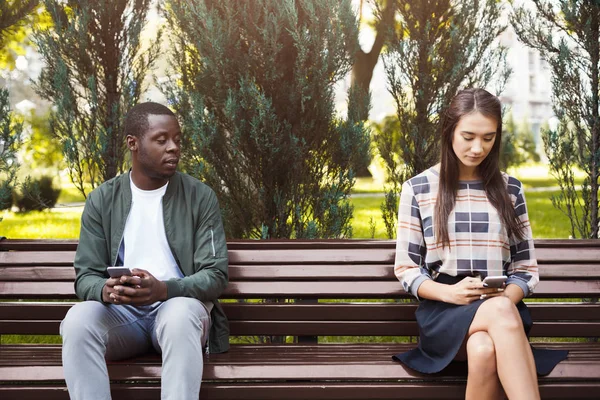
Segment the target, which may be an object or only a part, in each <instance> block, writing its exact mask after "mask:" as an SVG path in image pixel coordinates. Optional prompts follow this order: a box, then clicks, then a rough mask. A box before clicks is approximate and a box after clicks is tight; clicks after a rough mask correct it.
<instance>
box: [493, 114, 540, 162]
mask: <svg viewBox="0 0 600 400" xmlns="http://www.w3.org/2000/svg"><path fill="white" fill-rule="evenodd" d="M502 128H503V132H502V147H501V149H500V168H502V169H503V170H506V169H508V168H510V167H514V166H518V165H521V164H524V163H526V162H530V161H534V162H539V161H540V156H539V154H538V153H537V151H536V148H535V140H534V139H533V132H532V131H531V128H530V125H529V124H527V122H526V121H523V124H522V125H521V126H520V127H519V126H517V124H516V123H515V120H514V118H513V115H512V113H509V114H508V117H505V121H504V123H503V124H502Z"/></svg>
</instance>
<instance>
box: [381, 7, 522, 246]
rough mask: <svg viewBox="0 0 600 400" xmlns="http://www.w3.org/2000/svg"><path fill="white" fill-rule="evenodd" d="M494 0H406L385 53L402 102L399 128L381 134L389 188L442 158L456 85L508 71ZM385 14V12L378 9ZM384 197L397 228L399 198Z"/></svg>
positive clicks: (481, 83) (390, 227)
mask: <svg viewBox="0 0 600 400" xmlns="http://www.w3.org/2000/svg"><path fill="white" fill-rule="evenodd" d="M501 12H502V5H501V3H500V2H498V1H496V0H485V1H461V2H456V1H450V0H403V1H399V2H398V7H397V20H398V21H399V24H400V26H399V27H398V29H397V31H396V32H394V33H393V39H392V40H391V41H390V43H389V45H388V51H387V53H386V54H384V56H383V61H384V66H385V71H386V75H387V81H388V87H389V91H390V93H391V94H392V96H393V98H394V100H395V102H396V109H397V117H398V118H397V120H398V130H397V131H395V130H394V131H393V132H392V131H387V132H386V131H382V134H380V135H378V136H376V141H377V147H378V149H379V153H380V155H381V157H382V159H383V160H384V163H385V167H386V170H387V173H388V179H389V187H388V188H387V189H386V190H387V192H388V193H396V194H397V193H398V192H399V191H400V189H401V185H402V183H403V182H404V181H405V180H406V179H408V178H409V177H411V176H414V175H416V174H418V173H420V172H421V171H423V170H425V169H427V168H429V167H431V166H432V165H433V164H435V163H436V162H437V161H438V159H439V135H440V115H442V113H443V112H444V107H446V106H447V105H448V104H449V103H450V100H451V99H452V97H454V95H455V94H456V92H457V91H458V90H459V89H461V88H465V87H487V86H488V84H490V83H491V82H492V81H493V80H494V81H495V82H496V85H497V90H496V92H497V93H499V92H500V91H501V90H502V88H503V86H504V84H505V83H506V79H507V78H508V74H509V73H510V71H509V69H508V67H507V64H506V60H505V53H506V49H505V48H503V47H501V46H495V42H496V41H497V38H498V36H499V35H500V34H501V33H502V32H503V31H504V29H505V28H506V27H505V26H504V25H502V24H501V23H500V22H499V18H500V14H501ZM379 14H380V15H383V13H382V12H381V11H380V12H379ZM386 199H387V200H386V202H385V203H384V204H383V205H382V208H383V209H384V221H385V224H386V229H387V231H388V233H389V234H390V238H391V237H393V236H392V234H393V233H395V224H396V219H397V210H398V205H397V198H396V199H395V200H394V199H393V198H392V196H388V197H386Z"/></svg>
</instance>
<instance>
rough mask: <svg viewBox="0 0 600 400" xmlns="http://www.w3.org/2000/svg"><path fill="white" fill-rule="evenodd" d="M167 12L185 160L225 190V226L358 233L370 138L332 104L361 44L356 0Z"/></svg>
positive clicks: (233, 232) (275, 232)
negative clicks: (358, 182) (354, 193)
mask: <svg viewBox="0 0 600 400" xmlns="http://www.w3.org/2000/svg"><path fill="white" fill-rule="evenodd" d="M167 16H168V19H169V22H170V25H171V27H172V29H173V30H174V31H175V32H176V33H175V35H174V40H173V43H172V49H173V54H172V65H173V67H174V69H175V70H176V72H177V74H178V75H177V76H178V77H179V79H180V80H178V81H177V82H175V81H173V82H171V85H170V86H168V87H166V88H165V91H167V92H168V97H169V99H170V101H171V102H172V104H173V106H174V107H175V109H176V110H177V111H178V113H179V114H180V115H181V117H182V122H183V123H182V129H183V131H184V137H185V140H186V142H185V146H184V152H185V154H184V159H183V164H184V168H185V169H186V170H187V171H188V172H190V173H192V174H193V175H195V176H197V177H199V178H200V179H202V180H203V181H205V182H207V183H208V184H209V185H210V186H211V187H212V188H213V189H214V190H215V191H216V192H217V196H218V198H219V201H220V203H221V207H222V209H223V212H224V220H225V226H226V230H227V234H228V237H230V238H333V237H350V236H351V234H352V232H351V225H350V219H351V217H352V207H351V205H350V204H349V201H348V194H349V193H350V189H351V187H352V185H353V182H354V175H355V173H354V171H356V169H357V166H360V165H364V163H365V162H367V155H368V148H369V140H368V139H369V137H368V132H367V130H366V129H365V127H364V125H363V122H362V121H361V120H360V118H358V117H357V114H358V111H357V108H355V107H353V106H350V107H349V110H348V117H347V118H345V119H344V118H341V117H339V116H336V114H335V107H334V85H335V84H336V82H337V81H338V80H340V79H341V78H343V77H344V76H345V75H346V73H347V72H348V71H349V70H350V68H351V66H352V56H353V55H354V54H355V53H356V49H357V46H358V41H357V32H358V31H357V21H356V16H355V15H354V13H353V11H352V8H351V5H350V2H349V1H348V0H343V1H339V0H284V1H282V0H256V1H251V2H239V1H234V0H226V1H209V0H205V1H196V2H171V3H170V8H169V10H168V11H167ZM353 96H356V93H352V92H351V93H349V98H353V99H354V98H355V97H353ZM353 103H354V104H356V103H359V101H353Z"/></svg>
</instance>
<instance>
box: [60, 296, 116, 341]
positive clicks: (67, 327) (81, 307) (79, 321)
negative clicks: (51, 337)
mask: <svg viewBox="0 0 600 400" xmlns="http://www.w3.org/2000/svg"><path fill="white" fill-rule="evenodd" d="M104 308H105V306H104V305H103V304H102V303H99V302H97V301H83V302H81V303H77V304H76V305H74V306H73V307H71V308H70V309H69V311H68V312H67V315H66V316H65V319H63V321H62V322H61V324H60V335H61V336H62V337H63V339H66V338H69V339H74V340H79V339H89V338H90V334H94V333H98V332H97V328H98V323H99V316H100V315H101V313H103V312H104V311H105V310H104Z"/></svg>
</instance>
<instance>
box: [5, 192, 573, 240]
mask: <svg viewBox="0 0 600 400" xmlns="http://www.w3.org/2000/svg"><path fill="white" fill-rule="evenodd" d="M557 193H558V192H533V193H528V194H527V205H528V208H529V217H530V219H531V226H532V229H533V236H534V238H548V239H550V238H568V237H569V235H570V223H569V220H568V218H567V217H566V216H565V215H564V214H563V213H562V212H561V211H559V210H557V209H555V208H554V207H553V206H552V202H551V201H550V196H551V195H552V194H557ZM382 201H383V197H382V196H381V195H377V194H374V195H372V196H366V197H353V198H352V199H351V202H352V204H353V205H354V219H353V221H352V228H353V238H355V239H370V238H371V218H372V219H373V222H374V224H375V235H374V238H375V239H387V236H386V232H385V225H384V223H383V219H382V217H381V209H380V206H381V203H382ZM81 212H82V207H73V208H60V209H53V210H46V211H34V212H30V213H14V212H4V213H0V216H2V218H3V220H2V222H0V236H6V237H8V238H19V239H77V238H78V237H79V223H80V218H81Z"/></svg>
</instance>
